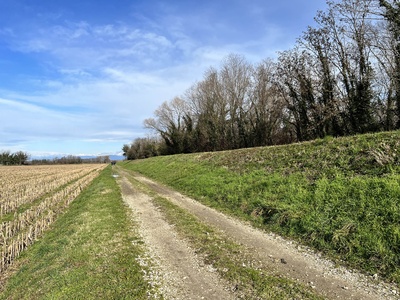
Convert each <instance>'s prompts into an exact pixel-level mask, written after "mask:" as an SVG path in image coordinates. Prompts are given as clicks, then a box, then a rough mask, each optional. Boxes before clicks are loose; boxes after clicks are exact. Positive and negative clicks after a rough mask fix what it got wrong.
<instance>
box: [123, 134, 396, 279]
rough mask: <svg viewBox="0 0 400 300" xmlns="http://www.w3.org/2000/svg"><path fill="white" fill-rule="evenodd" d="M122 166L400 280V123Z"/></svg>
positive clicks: (349, 262) (341, 259) (342, 259)
mask: <svg viewBox="0 0 400 300" xmlns="http://www.w3.org/2000/svg"><path fill="white" fill-rule="evenodd" d="M121 166H122V167H124V168H126V169H129V170H133V171H137V172H140V173H142V174H144V175H146V176H149V177H152V178H154V179H156V180H158V181H160V182H163V183H165V184H167V185H170V186H172V187H173V188H176V189H177V190H180V191H181V192H184V193H185V194H187V195H190V196H191V197H194V198H196V199H198V200H199V201H201V202H202V203H205V204H207V205H209V206H212V207H215V208H218V209H220V210H222V211H224V212H227V213H230V214H233V215H236V216H239V217H241V218H244V219H246V220H250V221H251V222H252V223H253V224H254V225H256V226H258V227H261V228H263V229H266V230H271V231H274V232H276V233H279V234H281V235H284V236H287V237H290V238H293V239H295V240H298V241H300V242H302V243H304V244H307V245H309V246H312V247H314V248H315V249H317V250H320V251H322V252H324V253H326V254H328V255H329V256H331V257H332V258H334V259H336V261H338V262H340V263H343V262H344V263H346V264H347V265H349V266H351V267H355V268H357V269H360V270H363V271H364V272H365V273H367V274H370V275H373V274H378V275H379V276H381V277H383V278H385V279H386V280H387V281H393V282H395V283H397V284H399V283H400V270H399V268H398V266H399V265H400V224H399V220H400V207H399V204H398V203H399V199H400V132H399V131H395V132H386V133H378V134H366V135H358V136H354V137H345V138H337V139H335V138H330V137H327V138H325V139H319V140H315V141H312V142H304V143H299V144H293V145H286V146H273V147H261V148H248V149H240V150H233V151H222V152H206V153H197V154H185V155H183V154H180V155H173V156H163V157H153V158H148V159H145V160H136V161H130V162H123V163H121Z"/></svg>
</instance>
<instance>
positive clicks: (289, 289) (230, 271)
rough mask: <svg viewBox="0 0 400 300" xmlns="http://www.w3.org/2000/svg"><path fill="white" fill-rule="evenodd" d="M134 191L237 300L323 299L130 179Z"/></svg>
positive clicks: (220, 233) (222, 234) (183, 210)
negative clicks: (148, 199) (146, 196)
mask: <svg viewBox="0 0 400 300" xmlns="http://www.w3.org/2000/svg"><path fill="white" fill-rule="evenodd" d="M130 182H131V183H132V184H133V185H134V186H135V188H138V189H141V190H142V191H143V192H144V193H146V194H149V195H150V196H151V197H152V198H153V203H154V204H155V205H156V206H157V207H158V209H160V211H161V212H162V213H163V215H164V216H165V218H166V220H167V222H168V223H169V224H172V225H173V226H174V229H175V230H177V232H178V233H179V234H180V235H182V236H183V238H184V239H185V240H188V241H189V243H190V244H191V247H192V248H193V249H195V252H196V253H197V254H198V255H200V257H202V258H203V260H204V263H206V264H207V265H210V266H211V267H212V268H214V269H215V270H216V271H217V272H218V274H219V275H220V276H221V278H224V279H225V280H226V281H227V282H228V283H229V284H230V285H231V286H232V289H231V291H232V292H233V293H234V294H235V295H236V296H237V297H238V299H279V300H280V299H323V297H321V296H318V295H316V293H315V291H314V290H313V289H312V288H311V287H305V286H303V285H301V284H299V283H297V282H295V281H293V280H290V279H287V278H284V277H282V276H281V275H279V274H278V273H277V272H275V271H274V270H273V269H271V267H270V266H269V267H264V266H263V265H262V264H261V263H260V262H258V261H254V258H252V256H251V255H248V254H247V252H248V251H249V250H248V249H246V248H244V246H243V245H239V244H237V243H235V242H233V241H232V240H230V239H229V238H227V237H226V236H225V235H224V233H223V232H220V231H218V230H216V229H215V228H213V227H212V226H209V225H206V224H205V223H203V222H201V221H200V220H199V219H198V218H197V217H195V216H193V215H192V214H190V213H189V212H187V211H186V210H185V209H183V208H180V207H178V206H177V205H175V204H173V203H171V201H169V200H168V199H166V198H164V197H161V196H159V195H158V194H157V193H155V192H153V191H152V190H150V189H148V188H147V187H146V186H144V185H143V184H141V183H139V182H137V181H136V180H134V179H132V178H130Z"/></svg>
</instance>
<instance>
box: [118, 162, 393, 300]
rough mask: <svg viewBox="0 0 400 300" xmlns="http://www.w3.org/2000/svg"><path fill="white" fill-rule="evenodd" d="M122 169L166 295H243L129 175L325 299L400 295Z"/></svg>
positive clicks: (370, 278)
mask: <svg viewBox="0 0 400 300" xmlns="http://www.w3.org/2000/svg"><path fill="white" fill-rule="evenodd" d="M118 171H119V174H120V178H119V179H118V182H119V184H120V186H121V190H122V195H123V199H124V201H126V203H127V204H128V205H129V207H130V208H131V209H132V211H133V213H134V218H135V220H137V221H138V222H139V224H140V234H141V236H142V238H143V241H144V242H145V244H146V246H147V248H148V249H149V257H150V259H151V261H155V262H156V265H157V267H156V268H155V271H153V274H152V275H151V276H150V277H151V280H153V281H154V285H158V287H159V289H160V290H161V292H162V294H163V296H164V297H165V298H166V299H238V298H239V297H238V296H239V295H236V294H235V288H234V287H231V286H229V285H228V284H227V283H226V282H224V281H223V280H222V279H220V278H219V277H218V274H217V273H216V272H215V270H214V269H213V268H212V267H210V266H208V265H205V264H204V263H202V259H201V258H200V257H198V256H197V255H196V253H195V252H194V250H193V249H191V248H190V246H189V245H188V244H187V243H186V242H185V241H184V240H182V239H181V238H180V237H179V236H178V235H177V233H176V232H175V230H174V228H173V227H172V226H171V225H170V224H168V223H167V222H166V221H165V220H164V218H163V216H162V214H161V213H160V212H159V211H158V209H157V208H156V207H155V206H154V205H153V204H152V199H151V197H150V196H148V195H146V194H144V193H142V192H139V191H138V190H137V189H135V188H134V187H133V186H132V184H130V182H129V181H128V179H127V178H128V177H129V176H132V177H134V179H135V180H137V181H139V182H141V183H143V184H145V185H147V186H148V187H150V188H151V189H152V190H154V191H155V192H156V193H158V194H159V195H161V196H163V197H164V198H167V199H168V200H169V201H171V202H172V203H174V204H176V205H178V206H180V207H182V208H184V209H185V210H187V211H188V212H189V213H191V214H193V215H195V216H196V217H197V218H199V219H200V220H201V221H203V222H205V223H206V224H209V225H211V226H213V227H215V228H217V229H219V230H220V231H222V232H223V233H224V234H226V236H228V237H229V238H231V239H233V240H234V241H235V242H237V243H239V244H241V245H242V246H244V247H245V248H246V250H247V251H246V252H247V253H248V254H249V255H250V256H251V257H252V261H254V262H258V263H259V264H262V265H263V266H264V267H267V268H270V269H272V270H274V272H275V273H277V274H279V275H281V276H285V277H287V278H290V279H293V280H295V281H297V282H300V283H302V284H304V285H308V286H310V287H311V288H313V289H315V291H316V292H317V293H318V294H320V295H323V296H324V297H325V298H327V299H360V300H361V299H362V300H367V299H371V300H372V299H388V300H391V299H400V295H399V291H398V289H397V287H396V286H394V285H390V284H387V283H384V282H382V281H381V280H379V278H377V276H376V275H375V276H366V275H363V274H361V273H359V272H357V271H354V270H348V269H346V268H344V267H336V265H335V264H334V263H333V262H331V261H329V260H327V259H324V258H323V257H322V255H320V254H318V253H315V252H314V251H312V250H310V249H308V248H306V247H304V246H301V245H299V244H297V243H295V242H293V241H290V240H286V239H284V238H282V237H280V236H277V235H275V234H271V233H266V232H264V231H261V230H258V229H255V228H253V227H251V226H250V225H248V224H246V223H244V222H241V221H239V220H236V219H234V218H232V217H228V216H226V215H224V214H222V213H220V212H218V211H216V210H214V209H212V208H209V207H207V206H204V205H202V204H201V203H199V202H197V201H195V200H193V199H191V198H189V197H186V196H184V195H182V194H180V193H178V192H176V191H174V190H172V189H170V188H168V187H166V186H164V185H161V184H159V183H156V182H154V181H152V180H150V179H148V178H145V177H143V176H141V175H138V174H131V173H127V172H125V171H123V170H122V169H120V168H118ZM244 263H248V262H244Z"/></svg>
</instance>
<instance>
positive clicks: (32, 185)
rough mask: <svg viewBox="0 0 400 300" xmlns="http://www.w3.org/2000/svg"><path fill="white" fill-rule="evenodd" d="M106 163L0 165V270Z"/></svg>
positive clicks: (52, 219)
mask: <svg viewBox="0 0 400 300" xmlns="http://www.w3.org/2000/svg"><path fill="white" fill-rule="evenodd" d="M106 166H107V165H105V164H101V165H100V164H83V165H81V164H79V165H55V166H10V167H5V166H3V167H0V272H2V271H4V270H5V269H6V268H7V267H8V266H9V265H10V264H11V263H12V262H13V261H14V259H15V258H16V257H18V256H19V254H20V253H21V252H22V251H23V250H24V249H25V248H26V247H28V246H29V245H31V244H32V243H33V242H34V241H35V240H36V239H38V238H39V237H40V236H41V234H42V233H43V232H44V231H45V230H46V229H47V228H48V227H49V226H50V224H51V223H53V221H54V220H55V219H56V217H57V216H58V215H59V214H60V213H62V212H63V211H64V210H65V209H66V207H68V205H69V204H70V203H71V202H72V201H73V200H74V199H75V198H76V197H77V196H78V195H79V194H80V192H81V191H82V189H83V188H85V187H86V186H87V185H88V184H89V183H90V182H92V180H93V179H94V178H95V177H96V176H97V175H98V174H99V173H100V171H101V170H103V169H104V168H105V167H106Z"/></svg>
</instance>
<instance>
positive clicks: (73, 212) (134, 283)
mask: <svg viewBox="0 0 400 300" xmlns="http://www.w3.org/2000/svg"><path fill="white" fill-rule="evenodd" d="M135 226H136V225H135V224H134V222H133V221H132V220H131V218H130V215H129V213H128V208H127V207H126V206H124V204H123V201H122V198H121V194H120V191H119V187H118V185H117V184H116V182H115V179H114V178H113V177H112V176H111V167H107V168H106V169H105V170H104V171H103V172H102V173H101V174H100V176H99V177H97V178H96V179H95V180H94V181H93V183H92V184H91V185H90V186H89V187H88V188H86V189H85V190H84V191H83V192H82V193H81V194H80V195H79V196H78V198H77V199H75V200H74V201H73V202H72V203H71V205H70V207H69V209H68V211H67V212H66V213H65V214H64V215H62V216H61V217H60V218H59V219H58V220H57V221H56V222H55V223H54V224H53V226H52V228H51V229H50V230H49V231H48V232H47V233H46V234H45V235H44V236H43V238H42V239H40V240H39V241H38V242H36V243H35V244H34V245H32V246H31V247H30V248H29V249H28V250H26V251H25V252H23V254H22V256H21V257H20V258H19V259H18V260H17V262H16V266H15V267H14V268H16V269H17V271H16V272H15V273H14V274H13V275H12V276H11V278H9V280H8V281H7V284H6V285H5V286H4V287H3V291H2V293H1V294H0V299H147V293H148V291H152V289H151V287H150V285H149V284H148V283H147V282H146V280H144V279H143V267H141V266H140V265H139V264H138V262H137V261H136V258H137V257H138V256H139V255H140V256H143V253H144V249H143V248H142V247H143V246H142V245H141V243H140V239H139V238H138V235H137V231H136V228H137V227H135Z"/></svg>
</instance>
